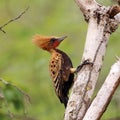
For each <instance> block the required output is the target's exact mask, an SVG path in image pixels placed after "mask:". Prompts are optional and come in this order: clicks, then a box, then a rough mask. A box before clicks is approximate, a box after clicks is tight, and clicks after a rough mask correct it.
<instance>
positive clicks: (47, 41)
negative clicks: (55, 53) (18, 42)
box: [32, 35, 67, 51]
mask: <svg viewBox="0 0 120 120" xmlns="http://www.w3.org/2000/svg"><path fill="white" fill-rule="evenodd" d="M66 37H67V36H64V37H54V36H50V37H48V36H41V35H35V36H34V37H33V40H32V41H33V43H35V44H36V45H37V46H38V47H40V48H42V49H44V50H47V51H49V50H50V49H54V48H56V47H57V46H58V45H59V44H60V42H61V41H63V40H64V39H65V38H66Z"/></svg>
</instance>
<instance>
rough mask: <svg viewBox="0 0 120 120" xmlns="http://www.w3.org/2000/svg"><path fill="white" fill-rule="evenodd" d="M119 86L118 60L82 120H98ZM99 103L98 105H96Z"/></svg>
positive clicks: (119, 64) (119, 62) (119, 69)
mask: <svg viewBox="0 0 120 120" xmlns="http://www.w3.org/2000/svg"><path fill="white" fill-rule="evenodd" d="M119 84H120V60H119V61H117V62H116V63H115V64H114V65H113V66H112V68H111V70H110V73H109V75H108V77H107V78H106V80H105V82H104V83H103V85H102V87H101V89H100V90H99V92H98V94H97V96H96V97H95V99H94V100H93V102H92V104H91V105H90V107H89V109H88V110H87V112H86V114H85V116H84V119H83V120H88V118H89V119H90V120H99V119H100V118H101V116H102V114H103V113H104V111H105V110H106V107H107V106H108V105H109V103H110V101H111V99H112V96H113V94H114V92H115V90H116V89H117V87H118V85H119ZM98 103H99V104H98Z"/></svg>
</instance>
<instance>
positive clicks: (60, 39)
mask: <svg viewBox="0 0 120 120" xmlns="http://www.w3.org/2000/svg"><path fill="white" fill-rule="evenodd" d="M65 38H67V36H64V37H60V38H57V40H58V41H59V42H61V41H63V40H64V39H65Z"/></svg>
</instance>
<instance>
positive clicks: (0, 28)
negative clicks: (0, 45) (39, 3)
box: [0, 6, 29, 33]
mask: <svg viewBox="0 0 120 120" xmlns="http://www.w3.org/2000/svg"><path fill="white" fill-rule="evenodd" d="M28 9H29V6H28V7H27V8H26V9H25V10H24V11H23V12H22V13H20V14H19V15H18V16H17V17H15V18H13V19H11V20H9V21H8V22H6V23H5V24H4V25H2V26H0V30H1V31H2V32H3V33H6V32H5V31H4V30H3V28H4V27H5V26H6V25H8V24H10V23H11V22H13V21H15V20H17V19H19V18H20V17H21V16H23V15H24V14H25V13H26V11H27V10H28Z"/></svg>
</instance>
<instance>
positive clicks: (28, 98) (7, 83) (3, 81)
mask: <svg viewBox="0 0 120 120" xmlns="http://www.w3.org/2000/svg"><path fill="white" fill-rule="evenodd" d="M0 81H1V82H2V83H4V84H5V85H11V86H13V87H15V88H16V89H17V90H18V91H19V92H20V93H22V95H24V96H25V98H26V99H27V101H29V102H30V97H29V95H28V94H26V93H25V92H23V91H22V90H21V89H19V88H18V87H17V86H16V85H14V84H11V83H10V82H7V81H6V80H4V79H2V78H0Z"/></svg>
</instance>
